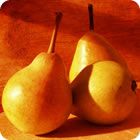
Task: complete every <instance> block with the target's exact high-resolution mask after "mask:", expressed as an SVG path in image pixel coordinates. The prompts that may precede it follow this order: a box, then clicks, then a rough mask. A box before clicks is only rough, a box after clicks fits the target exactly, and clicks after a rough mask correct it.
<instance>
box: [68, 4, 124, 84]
mask: <svg viewBox="0 0 140 140" xmlns="http://www.w3.org/2000/svg"><path fill="white" fill-rule="evenodd" d="M88 10H89V19H90V27H89V28H90V30H89V31H88V32H87V33H86V34H85V35H84V36H83V37H82V38H81V39H80V40H79V41H78V44H77V47H76V51H75V54H74V58H73V61H72V64H71V68H70V73H69V80H70V82H72V81H73V80H74V79H75V77H76V76H77V75H78V74H79V73H80V71H81V70H82V69H83V68H85V67H86V66H88V65H90V64H92V63H95V62H97V61H102V60H114V61H116V62H119V63H120V64H122V65H123V66H125V67H126V66H127V65H126V62H125V61H124V59H123V58H122V56H121V55H120V54H119V53H118V52H117V51H116V50H115V49H114V48H113V47H112V46H111V45H110V43H109V42H108V41H106V39H105V38H104V37H103V36H101V35H99V34H97V33H95V32H94V22H93V6H92V5H91V4H89V5H88Z"/></svg>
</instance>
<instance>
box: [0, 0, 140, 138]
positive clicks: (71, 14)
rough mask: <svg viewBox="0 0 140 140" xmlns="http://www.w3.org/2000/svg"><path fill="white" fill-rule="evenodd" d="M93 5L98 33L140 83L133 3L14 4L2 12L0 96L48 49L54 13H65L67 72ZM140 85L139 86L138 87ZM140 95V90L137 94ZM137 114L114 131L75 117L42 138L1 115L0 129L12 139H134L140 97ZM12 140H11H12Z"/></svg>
mask: <svg viewBox="0 0 140 140" xmlns="http://www.w3.org/2000/svg"><path fill="white" fill-rule="evenodd" d="M88 3H93V4H94V17H95V31H96V32H97V33H99V34H101V35H103V36H104V37H105V38H106V39H107V40H108V41H109V42H110V43H111V44H112V46H113V47H114V48H115V49H116V50H118V52H119V53H120V54H121V55H122V56H123V57H124V59H125V60H126V62H127V64H128V67H129V68H130V70H131V72H132V73H133V75H134V77H135V79H136V80H137V81H138V82H139V81H140V62H139V61H140V8H139V7H138V5H137V4H136V3H135V2H132V1H131V0H119V1H113V0H54V1H52V0H40V1H39V0H20V1H19V0H9V1H8V2H6V3H5V4H4V5H3V6H2V9H1V10H0V19H1V20H0V96H1V95H2V91H3V88H4V85H5V83H6V82H7V80H8V79H9V78H10V76H11V75H12V74H14V73H15V72H16V71H18V70H19V69H21V68H23V67H24V66H26V65H27V64H29V63H30V62H31V61H32V59H33V58H34V57H35V56H36V55H37V54H38V53H39V52H41V51H46V50H47V48H48V45H49V41H50V36H51V33H52V28H53V25H54V17H55V16H54V12H56V11H62V12H63V15H64V16H63V20H62V23H61V27H60V30H59V34H58V38H57V43H56V46H57V48H56V51H57V52H58V53H59V54H60V55H61V57H62V59H63V60H64V63H65V65H66V69H67V71H69V67H70V64H71V61H72V58H73V54H74V51H75V48H76V44H77V41H78V40H79V38H80V37H81V36H82V35H83V34H84V33H85V32H87V31H88V15H87V4H88ZM139 87H140V84H139ZM139 93H140V92H139V91H138V93H137V94H139ZM138 99H139V102H138V105H137V107H136V109H135V111H134V113H133V114H132V116H131V117H130V118H129V119H128V120H127V121H125V122H123V123H121V124H118V125H115V126H109V127H103V126H96V125H91V124H89V123H87V122H84V121H82V120H80V119H78V118H75V117H74V116H70V118H69V120H68V121H67V122H66V123H65V125H64V126H62V127H61V128H60V129H59V130H57V131H55V132H53V133H51V134H49V135H46V136H42V137H35V136H32V135H25V134H22V133H21V132H19V131H18V130H16V129H15V128H14V127H13V126H12V125H11V124H10V123H9V122H8V120H7V119H6V118H5V116H4V114H3V113H1V114H0V131H1V132H2V133H3V135H4V136H5V137H7V136H8V137H9V139H11V140H16V139H17V140H40V139H42V140H45V139H52V140H53V139H54V140H55V139H56V140H57V139H70V140H71V139H73V140H77V139H80V140H81V139H83V140H86V139H88V140H90V139H91V140H92V139H93V138H94V139H95V140H96V139H104V140H108V139H111V140H118V139H123V140H131V139H132V138H134V137H135V136H136V135H137V134H138V132H139V131H140V113H139V111H138V110H139V109H140V96H139V95H138ZM9 139H8V140H9Z"/></svg>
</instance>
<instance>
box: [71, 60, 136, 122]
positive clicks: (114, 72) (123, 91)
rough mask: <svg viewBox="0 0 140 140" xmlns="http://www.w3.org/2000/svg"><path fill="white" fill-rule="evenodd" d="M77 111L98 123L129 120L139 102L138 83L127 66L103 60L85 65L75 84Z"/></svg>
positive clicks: (75, 105)
mask: <svg viewBox="0 0 140 140" xmlns="http://www.w3.org/2000/svg"><path fill="white" fill-rule="evenodd" d="M71 88H72V92H73V104H74V105H73V106H74V107H73V113H74V114H76V115H77V116H79V117H81V118H84V119H86V120H88V121H90V122H93V123H97V124H114V123H117V122H120V121H122V120H124V119H126V118H127V117H128V116H129V114H130V113H131V112H132V110H133V108H134V106H135V103H136V93H135V89H136V82H135V81H134V80H133V78H132V76H131V74H130V72H129V71H128V70H127V68H125V67H123V66H122V65H120V64H119V63H117V62H115V61H100V62H96V63H95V64H91V65H89V66H87V67H86V68H84V69H83V70H82V71H81V72H80V73H79V75H78V76H77V77H76V78H75V79H74V80H73V82H72V83H71Z"/></svg>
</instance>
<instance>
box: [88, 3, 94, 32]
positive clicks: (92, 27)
mask: <svg viewBox="0 0 140 140" xmlns="http://www.w3.org/2000/svg"><path fill="white" fill-rule="evenodd" d="M88 13H89V30H91V31H93V30H94V15H93V5H92V4H88Z"/></svg>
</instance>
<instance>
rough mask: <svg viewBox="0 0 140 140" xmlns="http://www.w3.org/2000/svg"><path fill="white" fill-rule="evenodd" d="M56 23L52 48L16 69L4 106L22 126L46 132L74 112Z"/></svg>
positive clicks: (56, 126)
mask: <svg viewBox="0 0 140 140" xmlns="http://www.w3.org/2000/svg"><path fill="white" fill-rule="evenodd" d="M61 17H62V14H61V13H57V16H56V25H55V28H54V31H53V35H52V40H51V43H50V47H49V49H48V52H42V53H40V54H39V55H37V56H36V57H35V59H34V60H33V61H32V63H31V64H29V65H28V66H27V67H25V68H24V69H22V70H20V71H18V72H17V73H15V74H14V75H13V76H12V77H11V78H10V79H9V81H8V83H7V84H6V86H5V88H4V91H3V96H2V106H3V109H4V112H5V114H6V116H7V118H8V119H9V120H10V122H11V123H12V124H13V125H14V126H15V127H16V128H18V129H19V130H21V131H23V132H27V133H32V134H44V133H48V132H50V131H53V130H54V129H56V128H58V127H59V126H61V125H62V124H63V123H64V122H65V121H66V120H67V118H68V116H69V114H70V112H71V106H72V96H71V90H70V87H69V83H68V80H67V78H66V73H65V67H64V64H63V61H62V59H61V58H60V56H59V55H58V54H56V53H55V51H54V48H55V40H56V35H57V30H58V25H59V22H60V19H61Z"/></svg>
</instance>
